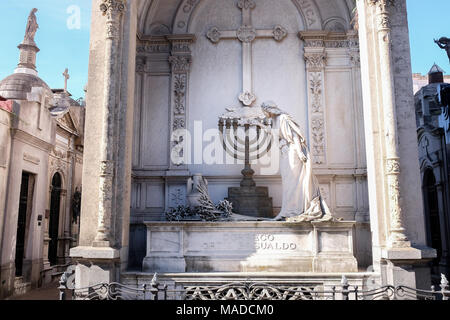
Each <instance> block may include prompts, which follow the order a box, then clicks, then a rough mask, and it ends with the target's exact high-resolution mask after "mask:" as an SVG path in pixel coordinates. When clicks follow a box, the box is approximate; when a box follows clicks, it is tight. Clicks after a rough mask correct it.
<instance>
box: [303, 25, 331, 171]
mask: <svg viewBox="0 0 450 320" xmlns="http://www.w3.org/2000/svg"><path fill="white" fill-rule="evenodd" d="M299 35H300V38H301V39H302V40H303V41H304V50H305V53H304V58H305V62H306V72H307V86H308V118H309V138H310V149H311V155H312V159H313V163H314V164H315V165H325V164H326V163H327V157H326V132H325V127H326V126H325V119H326V117H325V112H326V111H325V104H324V101H325V99H324V96H325V95H324V91H325V90H324V81H325V66H326V60H327V54H326V52H325V39H326V36H327V35H328V32H326V31H325V32H324V31H305V32H300V34H299Z"/></svg>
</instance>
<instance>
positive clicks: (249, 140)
mask: <svg viewBox="0 0 450 320" xmlns="http://www.w3.org/2000/svg"><path fill="white" fill-rule="evenodd" d="M257 109H259V108H255V107H253V108H252V109H250V108H249V107H242V108H240V111H242V110H251V111H252V112H251V113H254V111H257ZM258 111H261V110H260V109H259V110H258ZM271 128H272V121H271V119H268V118H266V117H265V116H264V115H263V114H262V111H261V112H260V113H259V114H258V115H256V116H254V115H253V116H251V115H248V114H247V115H243V114H242V113H241V112H240V113H239V114H238V113H236V110H230V112H228V113H227V114H225V115H223V116H222V117H220V119H219V131H220V136H221V139H222V142H223V148H224V150H225V152H226V153H227V154H228V155H229V156H231V157H232V158H234V159H236V160H241V161H244V169H243V170H242V171H241V173H242V175H243V179H242V181H241V183H240V188H236V187H231V188H228V198H227V200H228V201H230V202H231V203H233V211H234V212H236V213H238V214H241V215H247V216H254V217H273V209H272V198H269V189H268V188H267V187H257V186H256V183H255V181H254V179H253V176H254V174H255V171H254V170H253V169H252V167H251V163H252V162H253V161H256V160H259V159H261V158H262V157H264V156H265V155H267V154H268V153H269V152H270V150H271V148H272V135H271V132H270V129H271ZM251 133H253V137H252V136H251Z"/></svg>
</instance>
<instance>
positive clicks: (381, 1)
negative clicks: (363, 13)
mask: <svg viewBox="0 0 450 320" xmlns="http://www.w3.org/2000/svg"><path fill="white" fill-rule="evenodd" d="M367 3H368V4H369V5H370V6H377V7H378V9H379V10H380V11H381V12H385V11H387V8H388V7H391V6H394V4H395V0H367Z"/></svg>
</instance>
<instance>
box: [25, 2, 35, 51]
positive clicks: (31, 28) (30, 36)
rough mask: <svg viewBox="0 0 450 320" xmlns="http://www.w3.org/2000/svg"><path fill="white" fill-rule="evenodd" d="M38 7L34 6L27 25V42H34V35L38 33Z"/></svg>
mask: <svg viewBox="0 0 450 320" xmlns="http://www.w3.org/2000/svg"><path fill="white" fill-rule="evenodd" d="M37 11H38V9H36V8H33V9H32V10H31V12H30V15H29V16H28V22H27V27H26V29H25V39H24V40H25V42H28V43H32V44H34V37H35V35H36V31H37V29H38V28H39V25H38V24H37V19H36V12H37Z"/></svg>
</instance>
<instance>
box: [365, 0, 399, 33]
mask: <svg viewBox="0 0 450 320" xmlns="http://www.w3.org/2000/svg"><path fill="white" fill-rule="evenodd" d="M367 3H368V4H369V5H370V6H376V8H377V13H378V31H387V30H390V29H391V18H390V15H389V7H393V6H395V0H367Z"/></svg>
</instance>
